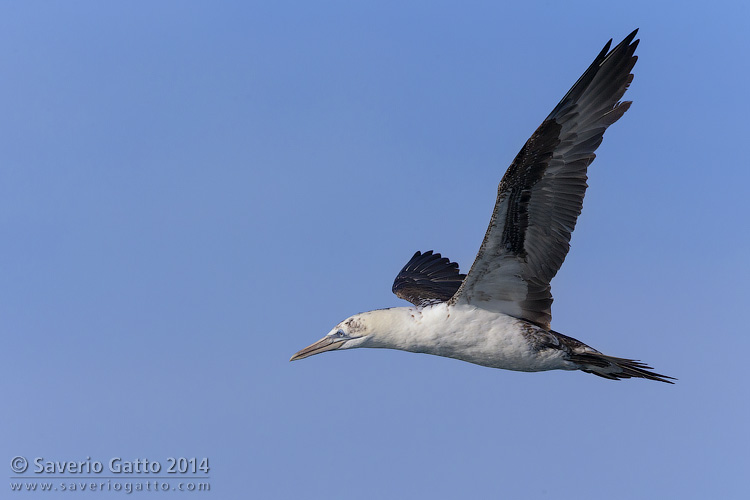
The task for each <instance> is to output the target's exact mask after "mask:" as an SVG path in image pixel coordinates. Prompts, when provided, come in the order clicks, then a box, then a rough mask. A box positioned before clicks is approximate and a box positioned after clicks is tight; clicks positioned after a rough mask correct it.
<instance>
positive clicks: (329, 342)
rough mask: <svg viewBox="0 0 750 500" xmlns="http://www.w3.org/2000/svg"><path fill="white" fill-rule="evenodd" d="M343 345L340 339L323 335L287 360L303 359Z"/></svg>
mask: <svg viewBox="0 0 750 500" xmlns="http://www.w3.org/2000/svg"><path fill="white" fill-rule="evenodd" d="M342 345H344V342H342V340H341V339H335V338H333V337H330V336H326V337H323V338H322V339H320V340H318V341H317V342H315V343H314V344H313V345H309V346H307V347H305V348H304V349H302V350H301V351H300V352H298V353H297V354H295V355H294V356H292V357H291V358H290V359H289V361H295V360H298V359H304V358H306V357H308V356H312V355H313V354H320V353H321V352H326V351H333V350H334V349H338V348H339V347H341V346H342Z"/></svg>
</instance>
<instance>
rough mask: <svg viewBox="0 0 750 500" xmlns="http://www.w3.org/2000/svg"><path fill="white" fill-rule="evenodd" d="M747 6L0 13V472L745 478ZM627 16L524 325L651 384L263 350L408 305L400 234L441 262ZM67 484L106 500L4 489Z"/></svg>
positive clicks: (318, 478)
mask: <svg viewBox="0 0 750 500" xmlns="http://www.w3.org/2000/svg"><path fill="white" fill-rule="evenodd" d="M749 19H750V8H749V7H748V5H747V3H741V2H721V1H717V2H710V3H706V2H662V3H654V2H640V1H634V2H628V3H627V4H617V6H615V5H614V4H611V5H610V4H608V3H603V2H523V3H522V2H513V3H507V4H503V3H500V2H462V3H459V2H408V3H404V2H382V1H380V2H345V1H339V2H283V1H282V2H262V3H261V2H143V1H140V2H136V1H133V2H85V1H74V2H36V1H28V2H3V4H2V6H0V68H1V69H0V92H1V95H2V97H1V98H0V102H1V103H2V104H1V106H2V107H1V111H0V116H1V117H2V118H1V119H0V155H1V158H0V165H1V166H0V232H1V234H2V244H0V331H1V332H2V335H1V336H0V339H1V344H0V348H1V350H2V363H1V364H0V370H1V372H0V374H1V375H2V377H1V378H0V394H2V396H3V400H4V402H5V404H4V410H3V412H2V413H1V414H0V424H1V425H0V428H1V429H2V439H1V440H0V443H1V447H0V448H1V449H2V452H3V453H2V456H0V459H2V463H5V464H6V465H5V466H4V467H6V469H5V470H6V471H7V475H8V476H9V475H10V470H9V469H8V468H7V464H8V463H9V462H10V459H11V458H12V457H13V456H15V455H23V456H26V457H28V458H29V459H33V458H34V457H44V459H45V460H75V461H78V460H84V459H85V458H86V457H87V456H89V457H91V458H92V459H93V460H100V461H103V462H105V464H106V461H108V460H109V459H110V458H111V457H116V456H120V457H123V459H126V460H134V459H137V458H148V459H150V460H159V461H161V462H162V463H163V464H164V463H166V457H169V456H174V457H180V456H184V457H193V456H196V457H204V456H206V457H209V459H210V465H211V472H210V476H211V479H210V483H211V489H212V491H211V493H210V494H198V493H193V494H185V493H182V494H181V493H178V492H174V493H171V494H167V493H164V494H162V495H160V496H163V497H164V498H166V497H167V496H169V498H181V497H182V496H184V495H187V496H189V497H196V498H197V497H201V498H209V497H211V498H241V497H244V498H349V499H351V498H358V499H368V498H371V499H384V498H388V499H397V498H527V499H536V498H594V497H606V498H613V499H625V498H683V499H684V498H701V499H703V498H742V497H744V494H746V492H747V489H748V486H747V478H746V475H747V471H748V465H750V460H749V459H748V444H749V441H750V439H749V437H748V427H747V423H748V421H750V411H749V410H750V408H749V403H748V390H747V366H746V364H747V352H748V350H749V349H750V342H748V327H747V311H748V304H747V303H748V300H747V299H748V288H747V282H748V279H749V278H750V267H749V266H748V263H747V255H748V250H750V244H749V243H750V241H749V240H750V230H749V229H748V226H749V225H750V224H748V216H749V215H750V210H749V209H748V188H747V186H748V182H749V181H750V174H749V173H748V172H749V171H750V165H749V161H748V155H747V149H748V131H749V127H748V115H749V114H750V113H749V112H750V104H748V98H747V89H748V87H750V66H749V65H748V54H749V53H750V35H748V20H749ZM636 27H639V28H640V29H641V31H640V34H639V37H640V38H641V40H642V41H641V46H640V47H639V48H638V52H637V53H638V55H639V56H640V60H639V62H638V63H637V65H636V67H635V75H636V77H635V80H634V82H633V85H632V87H631V89H630V90H629V91H628V93H627V96H626V97H627V98H628V99H631V100H633V101H634V104H633V106H632V108H631V109H630V111H628V113H627V114H626V115H625V116H624V118H623V119H622V120H621V121H620V122H618V123H617V124H616V125H615V126H613V127H612V128H611V129H610V130H609V131H608V133H607V135H606V137H605V140H604V143H603V145H602V147H601V148H600V149H599V150H598V159H597V160H596V162H595V163H594V164H593V166H592V168H591V169H590V171H589V172H590V181H589V185H590V189H589V192H588V194H587V196H586V200H585V204H584V211H583V215H582V217H581V218H580V219H579V223H578V226H577V229H576V232H575V234H574V236H573V241H572V251H571V253H570V254H569V256H568V258H567V261H566V263H565V265H564V266H563V268H562V270H561V272H560V273H559V275H558V276H557V277H556V278H555V280H554V281H553V293H554V296H555V303H554V306H553V326H554V328H555V329H556V330H558V331H561V332H563V333H566V334H568V335H571V336H574V337H577V338H579V339H580V340H582V341H584V342H587V343H589V344H591V345H592V346H594V347H596V348H598V349H600V350H602V351H604V352H606V353H610V354H613V355H616V356H624V357H634V358H638V359H642V360H644V361H646V362H648V363H650V364H652V366H654V367H655V368H656V369H657V370H658V371H659V372H661V373H666V374H669V375H673V376H676V377H678V378H679V383H678V384H677V385H675V386H668V385H666V384H659V383H654V382H648V381H637V380H636V381H632V380H631V381H623V382H611V381H607V380H602V379H599V378H596V377H593V376H591V375H587V374H583V373H580V372H547V373H536V374H527V373H514V372H506V371H499V370H492V369H488V368H482V367H479V366H474V365H470V364H466V363H461V362H458V361H454V360H449V359H443V358H438V357H430V356H421V355H415V354H409V353H402V352H396V351H380V350H364V349H363V350H357V351H350V352H344V353H329V354H324V355H321V356H316V357H313V358H310V359H308V360H304V361H301V362H295V363H292V364H290V363H289V362H288V361H287V360H288V358H289V356H290V355H291V354H292V353H294V352H295V351H297V350H298V349H300V348H302V347H304V346H306V345H308V344H310V343H312V342H313V341H315V340H317V339H318V338H320V337H321V336H322V335H323V334H325V333H327V332H328V331H329V329H330V328H331V327H332V326H333V325H335V324H336V323H337V322H338V321H340V320H341V319H343V318H345V317H347V316H349V315H351V314H353V313H356V312H360V311H363V310H367V309H374V308H382V307H389V306H395V305H404V304H405V303H403V302H401V301H399V300H398V299H397V298H396V297H395V296H393V295H392V294H391V292H390V287H391V282H392V280H393V277H394V276H395V274H396V273H397V272H398V270H399V269H400V268H401V266H402V265H403V264H404V263H405V262H406V260H407V259H408V258H409V257H410V256H411V255H412V253H413V252H414V251H415V250H418V249H420V250H429V249H434V250H435V251H439V252H442V253H443V254H444V255H447V256H448V257H450V258H451V259H453V260H456V261H458V262H459V263H460V264H461V268H462V269H463V270H466V269H468V267H469V266H470V265H471V262H472V260H473V257H474V255H475V252H476V250H477V248H478V246H479V243H480V241H481V238H482V236H483V235H484V231H485V229H486V224H487V222H488V219H489V215H490V211H491V209H492V206H493V203H494V198H495V193H496V186H497V183H498V181H499V179H500V177H501V176H502V174H503V172H504V171H505V168H506V167H507V165H508V164H509V163H510V161H511V160H512V158H513V157H514V156H515V154H516V152H517V151H518V150H519V149H520V147H521V146H522V145H523V143H524V141H525V140H526V138H528V136H529V135H530V134H531V132H532V131H533V130H534V129H535V128H536V126H537V125H538V124H539V123H540V122H541V120H542V119H543V118H544V117H545V116H546V115H547V113H548V112H549V111H550V110H551V109H552V107H553V106H554V105H555V104H556V103H557V102H558V100H559V99H560V98H561V97H562V95H563V94H564V93H565V92H566V91H567V90H568V88H569V87H570V86H571V85H572V84H573V82H575V80H576V79H577V78H578V76H579V75H580V74H581V73H582V71H583V70H584V69H585V68H586V67H587V66H588V64H589V63H590V62H591V60H592V59H593V57H594V56H595V55H596V54H597V53H598V52H599V50H600V49H601V47H602V45H603V44H604V43H605V42H606V41H607V39H609V38H610V37H613V38H615V43H616V42H617V41H619V40H621V39H622V38H623V37H624V36H626V35H627V34H628V33H629V32H630V31H631V30H632V29H633V28H636ZM31 476H34V474H30V473H27V474H25V477H31ZM124 479H128V478H124ZM130 479H132V480H133V481H142V480H145V479H148V478H147V477H145V476H144V475H141V476H138V477H135V478H130ZM0 488H7V486H6V487H0ZM0 491H1V490H0ZM5 491H9V490H5ZM79 495H83V496H85V497H86V498H95V497H96V498H98V497H109V496H112V497H122V496H123V493H119V494H118V493H114V492H113V493H111V494H108V493H96V494H94V493H88V494H82V493H78V494H72V493H67V494H63V493H58V494H54V493H45V494H42V493H39V494H31V493H27V492H24V493H2V494H0V496H2V497H3V498H6V497H7V498H13V497H15V498H52V497H58V496H59V497H65V498H74V497H75V498H78V496H79ZM141 495H146V496H149V495H151V494H150V493H142V494H141ZM136 497H137V498H140V495H135V496H134V498H136Z"/></svg>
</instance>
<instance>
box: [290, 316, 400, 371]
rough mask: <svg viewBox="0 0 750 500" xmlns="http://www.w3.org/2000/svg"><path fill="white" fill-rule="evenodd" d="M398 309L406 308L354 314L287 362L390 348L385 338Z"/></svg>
mask: <svg viewBox="0 0 750 500" xmlns="http://www.w3.org/2000/svg"><path fill="white" fill-rule="evenodd" d="M398 309H407V308H401V307H399V308H392V309H379V310H376V311H368V312H364V313H359V314H355V315H354V316H351V317H350V318H347V319H345V320H344V321H342V322H341V323H339V324H338V325H336V326H335V327H334V328H333V330H331V331H330V332H329V333H328V335H326V336H325V337H323V338H322V339H320V340H319V341H317V342H315V343H314V344H312V345H310V346H307V347H305V348H304V349H302V350H301V351H299V352H298V353H296V354H295V355H294V356H292V357H291V359H290V360H289V361H295V360H297V359H303V358H306V357H308V356H312V355H313V354H320V353H321V352H326V351H333V350H335V349H354V348H356V347H390V346H388V345H386V344H387V337H388V336H389V334H390V333H391V332H392V331H393V320H394V316H396V315H397V310H398Z"/></svg>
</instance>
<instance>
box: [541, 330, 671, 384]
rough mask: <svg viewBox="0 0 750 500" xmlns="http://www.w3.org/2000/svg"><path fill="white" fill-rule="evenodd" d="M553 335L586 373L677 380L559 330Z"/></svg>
mask: <svg viewBox="0 0 750 500" xmlns="http://www.w3.org/2000/svg"><path fill="white" fill-rule="evenodd" d="M551 333H553V334H554V335H555V337H556V338H557V340H558V342H560V343H561V344H562V345H563V346H564V348H565V350H566V351H567V353H568V357H567V359H568V361H572V362H573V363H575V364H576V365H577V366H578V369H579V370H581V371H584V372H586V373H593V374H594V375H596V376H598V377H603V378H608V379H610V380H620V379H623V378H645V379H648V380H657V381H659V382H666V383H667V384H674V382H670V380H677V379H676V378H674V377H668V376H667V375H662V374H661V373H656V372H653V371H649V370H653V368H651V367H650V366H648V365H647V364H645V363H641V362H640V361H638V360H636V359H626V358H616V357H614V356H607V355H606V354H602V353H600V352H599V351H597V350H596V349H594V348H593V347H589V346H587V345H586V344H584V343H583V342H581V341H580V340H577V339H574V338H573V337H568V336H567V335H563V334H562V333H560V332H554V331H553V332H551Z"/></svg>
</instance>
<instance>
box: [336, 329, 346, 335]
mask: <svg viewBox="0 0 750 500" xmlns="http://www.w3.org/2000/svg"><path fill="white" fill-rule="evenodd" d="M336 336H337V337H345V336H346V334H345V333H344V330H339V331H337V332H336Z"/></svg>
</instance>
